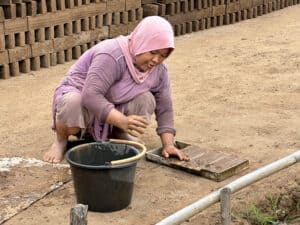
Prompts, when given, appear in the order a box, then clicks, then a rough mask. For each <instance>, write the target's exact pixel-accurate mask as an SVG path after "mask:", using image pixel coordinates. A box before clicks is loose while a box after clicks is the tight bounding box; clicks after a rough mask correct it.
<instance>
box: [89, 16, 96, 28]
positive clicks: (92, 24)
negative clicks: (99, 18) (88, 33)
mask: <svg viewBox="0 0 300 225" xmlns="http://www.w3.org/2000/svg"><path fill="white" fill-rule="evenodd" d="M89 23H90V25H89V26H90V30H94V29H95V28H96V16H91V17H90V18H89Z"/></svg>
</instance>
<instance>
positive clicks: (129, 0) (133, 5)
mask: <svg viewBox="0 0 300 225" xmlns="http://www.w3.org/2000/svg"><path fill="white" fill-rule="evenodd" d="M141 7H142V1H141V0H126V2H125V11H128V10H130V9H137V8H141Z"/></svg>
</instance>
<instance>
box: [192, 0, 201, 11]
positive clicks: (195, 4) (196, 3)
mask: <svg viewBox="0 0 300 225" xmlns="http://www.w3.org/2000/svg"><path fill="white" fill-rule="evenodd" d="M194 7H195V9H202V8H203V6H202V0H195V3H194Z"/></svg>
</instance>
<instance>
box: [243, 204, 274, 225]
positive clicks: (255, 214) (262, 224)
mask: <svg viewBox="0 0 300 225" xmlns="http://www.w3.org/2000/svg"><path fill="white" fill-rule="evenodd" d="M243 218H244V219H247V220H248V221H250V222H251V224H253V225H271V224H274V223H275V221H276V218H274V217H272V216H269V215H266V214H263V213H262V212H261V211H260V210H259V208H257V207H256V205H255V204H251V205H250V206H248V207H247V208H246V210H245V211H244V213H243Z"/></svg>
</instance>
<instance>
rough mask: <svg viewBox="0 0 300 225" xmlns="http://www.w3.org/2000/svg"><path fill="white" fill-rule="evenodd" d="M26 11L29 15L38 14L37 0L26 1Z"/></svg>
mask: <svg viewBox="0 0 300 225" xmlns="http://www.w3.org/2000/svg"><path fill="white" fill-rule="evenodd" d="M26 12H27V15H28V16H36V14H37V2H35V1H32V2H28V3H26Z"/></svg>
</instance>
